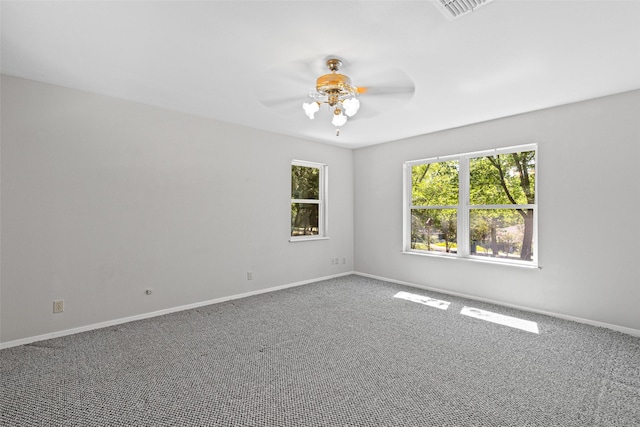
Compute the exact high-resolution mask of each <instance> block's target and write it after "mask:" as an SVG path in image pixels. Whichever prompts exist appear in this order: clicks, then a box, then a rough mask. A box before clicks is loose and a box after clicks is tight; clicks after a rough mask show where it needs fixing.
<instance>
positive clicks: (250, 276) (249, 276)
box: [247, 271, 253, 280]
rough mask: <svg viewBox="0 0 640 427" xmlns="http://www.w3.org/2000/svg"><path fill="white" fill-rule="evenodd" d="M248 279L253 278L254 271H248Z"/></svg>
mask: <svg viewBox="0 0 640 427" xmlns="http://www.w3.org/2000/svg"><path fill="white" fill-rule="evenodd" d="M247 280H253V272H252V271H247Z"/></svg>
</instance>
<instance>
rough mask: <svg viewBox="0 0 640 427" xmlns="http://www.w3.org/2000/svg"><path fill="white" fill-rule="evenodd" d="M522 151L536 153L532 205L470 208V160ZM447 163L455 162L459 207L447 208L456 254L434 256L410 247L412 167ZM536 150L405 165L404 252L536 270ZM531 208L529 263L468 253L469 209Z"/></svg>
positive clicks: (516, 148) (514, 148)
mask: <svg viewBox="0 0 640 427" xmlns="http://www.w3.org/2000/svg"><path fill="white" fill-rule="evenodd" d="M522 151H535V156H536V164H535V171H536V176H535V182H534V191H535V203H533V204H522V205H514V204H508V205H472V204H471V203H470V196H469V191H470V188H469V182H470V180H469V161H470V160H471V159H473V158H476V157H483V156H489V155H496V154H509V153H517V152H522ZM450 160H458V168H459V169H458V204H457V205H454V206H449V208H454V209H457V211H458V214H457V217H458V220H457V229H458V231H457V252H456V253H437V252H427V251H422V250H418V249H412V248H411V211H412V209H416V208H420V206H414V205H413V204H412V201H413V198H412V180H411V168H412V167H413V166H415V165H420V164H425V163H438V162H444V161H450ZM537 170H538V147H537V144H526V145H519V146H512V147H503V148H496V149H491V150H483V151H475V152H471V153H463V154H455V155H450V156H440V157H432V158H427V159H420V160H411V161H407V162H404V165H403V239H402V247H403V253H405V254H411V255H421V256H429V257H442V258H450V259H465V260H473V261H480V262H486V263H494V264H505V265H516V266H523V267H533V268H538V200H539V197H538V175H537ZM435 207H437V208H445V207H446V206H435ZM500 208H505V209H533V243H532V250H533V257H532V260H531V261H522V260H516V259H506V258H497V257H496V258H493V257H485V256H478V255H472V254H471V250H470V241H469V231H470V230H469V228H470V224H469V217H470V211H471V209H500Z"/></svg>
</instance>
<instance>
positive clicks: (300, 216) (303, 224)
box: [290, 160, 327, 241]
mask: <svg viewBox="0 0 640 427" xmlns="http://www.w3.org/2000/svg"><path fill="white" fill-rule="evenodd" d="M326 180H327V166H326V165H323V164H320V163H312V162H305V161H299V160H294V161H293V162H292V163H291V239H290V240H291V241H295V240H309V239H317V238H324V237H326V236H327V224H326V221H327V215H326V191H327V185H326Z"/></svg>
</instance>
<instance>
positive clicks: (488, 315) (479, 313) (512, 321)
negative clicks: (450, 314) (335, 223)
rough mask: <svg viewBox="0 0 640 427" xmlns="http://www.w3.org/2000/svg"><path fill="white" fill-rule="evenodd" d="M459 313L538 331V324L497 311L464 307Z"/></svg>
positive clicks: (529, 330) (534, 331)
mask: <svg viewBox="0 0 640 427" xmlns="http://www.w3.org/2000/svg"><path fill="white" fill-rule="evenodd" d="M460 314H462V315H464V316H469V317H474V318H476V319H481V320H486V321H487V322H492V323H498V324H500V325H504V326H510V327H512V328H516V329H522V330H523V331H527V332H532V333H534V334H537V333H539V332H538V324H537V323H536V322H532V321H530V320H524V319H518V318H517V317H510V316H505V315H502V314H498V313H492V312H490V311H485V310H480V309H479V308H472V307H464V308H463V309H462V310H461V311H460Z"/></svg>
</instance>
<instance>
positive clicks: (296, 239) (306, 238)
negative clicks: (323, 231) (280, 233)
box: [289, 236, 329, 243]
mask: <svg viewBox="0 0 640 427" xmlns="http://www.w3.org/2000/svg"><path fill="white" fill-rule="evenodd" d="M313 240H329V238H328V237H325V236H304V237H291V238H289V243H297V242H310V241H313Z"/></svg>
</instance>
